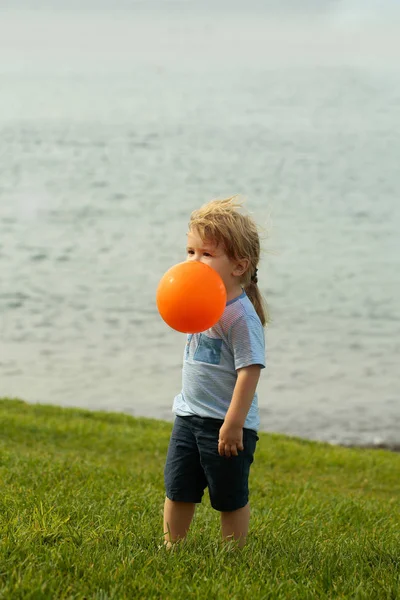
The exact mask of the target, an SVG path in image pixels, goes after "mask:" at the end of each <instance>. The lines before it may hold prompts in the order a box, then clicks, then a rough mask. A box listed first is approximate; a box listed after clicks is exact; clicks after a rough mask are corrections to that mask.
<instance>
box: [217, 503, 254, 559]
mask: <svg viewBox="0 0 400 600" xmlns="http://www.w3.org/2000/svg"><path fill="white" fill-rule="evenodd" d="M249 520H250V504H249V503H247V504H246V506H243V508H238V510H232V511H230V512H221V528H222V537H223V538H224V540H228V539H230V540H231V539H234V540H238V543H239V547H240V548H242V547H243V546H244V545H245V543H246V537H247V532H248V530H249Z"/></svg>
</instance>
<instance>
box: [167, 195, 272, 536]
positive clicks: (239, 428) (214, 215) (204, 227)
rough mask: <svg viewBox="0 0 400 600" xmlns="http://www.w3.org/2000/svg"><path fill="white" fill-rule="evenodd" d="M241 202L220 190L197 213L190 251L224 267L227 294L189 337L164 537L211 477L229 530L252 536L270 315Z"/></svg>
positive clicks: (185, 525)
mask: <svg viewBox="0 0 400 600" xmlns="http://www.w3.org/2000/svg"><path fill="white" fill-rule="evenodd" d="M240 208H241V204H240V203H238V202H237V201H235V198H228V199H226V200H214V201H212V202H209V203H208V204H206V205H204V206H203V207H202V208H200V209H199V210H196V211H194V212H193V213H192V215H191V217H190V222H189V232H188V234H187V260H189V261H191V260H198V261H200V262H203V263H206V264H207V265H210V266H211V267H212V268H213V269H215V270H216V271H217V272H218V273H219V275H220V276H221V278H222V280H223V282H224V284H225V287H226V292H227V304H226V308H225V311H224V313H223V315H222V317H221V319H220V320H219V321H218V323H217V324H216V325H214V326H213V327H211V328H210V329H207V331H204V332H202V333H198V334H193V335H192V334H191V335H188V338H187V344H186V348H185V352H184V361H183V375H182V391H181V393H180V394H178V396H176V398H175V400H174V406H173V412H174V413H175V415H176V416H175V422H174V427H173V431H172V435H171V440H170V444H169V448H168V454H167V460H166V465H165V472H164V478H165V487H166V499H165V505H164V538H165V544H166V546H167V547H170V546H171V544H172V543H173V542H176V541H178V540H180V539H183V538H184V537H185V535H186V533H187V532H188V529H189V526H190V523H191V521H192V518H193V515H194V511H195V505H196V503H199V502H201V498H202V496H203V493H204V489H205V488H206V487H208V489H209V494H210V501H211V505H212V507H213V508H214V509H216V510H217V511H219V512H220V513H221V527H222V536H223V538H224V539H235V540H238V544H239V546H243V545H244V543H245V541H246V535H247V531H248V526H249V518H250V507H249V502H248V498H249V490H248V478H249V471H250V465H251V464H252V462H253V455H254V451H255V448H256V442H257V440H258V436H257V430H258V427H259V415H258V403H257V394H256V387H257V383H258V380H259V377H260V371H261V369H262V368H264V367H265V346H264V330H263V327H264V325H265V324H266V320H267V316H266V310H265V308H264V303H263V299H262V296H261V294H260V291H259V289H258V286H257V265H258V262H259V259H260V240H259V235H258V231H257V226H256V224H255V223H254V221H253V220H252V219H251V218H250V217H249V216H248V215H245V214H243V213H242V212H240Z"/></svg>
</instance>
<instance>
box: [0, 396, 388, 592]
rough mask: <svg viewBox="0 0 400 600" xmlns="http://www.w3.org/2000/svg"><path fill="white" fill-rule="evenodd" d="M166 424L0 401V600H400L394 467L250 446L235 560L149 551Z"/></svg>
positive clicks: (194, 544)
mask: <svg viewBox="0 0 400 600" xmlns="http://www.w3.org/2000/svg"><path fill="white" fill-rule="evenodd" d="M170 431H171V424H168V423H164V422H159V421H155V420H150V419H134V418H131V417H129V416H125V415H119V414H106V413H94V412H89V411H82V410H70V409H61V408H56V407H52V406H37V405H28V404H25V403H23V402H20V401H11V400H6V399H3V400H0V490H1V492H0V598H7V599H8V598H12V599H14V598H15V599H18V598H23V599H26V598H35V599H39V598H82V599H83V598H97V599H99V600H100V599H102V600H105V599H106V598H118V599H120V598H141V599H147V598H179V599H180V598H182V599H188V598H199V599H200V598H201V599H204V598H207V599H214V598H215V599H217V598H221V599H225V598H227V599H229V600H234V599H247V598H253V599H255V598H257V599H258V598H284V599H290V600H292V599H296V598H307V599H310V600H314V599H315V598H318V599H319V598H354V599H364V598H368V599H371V600H378V599H380V598H382V599H393V600H394V599H397V598H400V455H397V454H393V453H390V452H385V451H380V450H357V449H345V448H339V447H338V448H336V447H331V446H328V445H325V444H318V443H313V442H307V441H302V440H298V439H291V438H287V437H284V436H278V435H267V434H261V435H260V442H259V446H258V448H257V452H256V461H255V464H254V467H253V471H252V476H251V494H252V495H251V502H252V521H251V533H250V537H249V541H248V544H247V546H246V547H245V548H244V549H243V550H242V551H234V552H230V551H228V550H229V546H226V545H223V544H222V543H220V542H219V521H218V514H217V513H216V512H215V511H213V510H212V509H211V508H210V507H209V502H208V499H205V500H204V501H203V504H202V505H201V506H200V507H199V509H198V510H197V513H196V517H195V520H194V522H193V525H192V531H191V533H190V535H189V537H188V540H187V542H186V543H185V544H182V545H180V546H178V547H177V549H176V550H175V551H174V552H172V553H171V552H167V551H166V550H164V549H163V548H162V549H161V550H160V549H159V548H158V546H159V544H160V543H161V541H162V528H161V523H162V508H163V500H164V491H163V476H162V471H163V463H164V458H165V453H166V449H167V444H168V439H169V433H170Z"/></svg>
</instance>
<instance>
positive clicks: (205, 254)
mask: <svg viewBox="0 0 400 600" xmlns="http://www.w3.org/2000/svg"><path fill="white" fill-rule="evenodd" d="M203 254H204V256H211V254H210V253H209V252H203Z"/></svg>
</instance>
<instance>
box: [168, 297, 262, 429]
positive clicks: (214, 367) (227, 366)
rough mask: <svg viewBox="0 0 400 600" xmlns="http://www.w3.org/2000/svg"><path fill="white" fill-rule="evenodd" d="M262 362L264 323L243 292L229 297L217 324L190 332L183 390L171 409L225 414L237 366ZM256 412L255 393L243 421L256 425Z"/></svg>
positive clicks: (188, 413) (183, 412)
mask: <svg viewBox="0 0 400 600" xmlns="http://www.w3.org/2000/svg"><path fill="white" fill-rule="evenodd" d="M250 365H260V366H261V367H262V368H264V367H265V341H264V329H263V326H262V324H261V321H260V319H259V317H258V315H257V313H256V311H255V308H254V306H253V304H252V303H251V301H250V299H249V298H248V296H247V295H246V293H245V292H243V293H242V294H241V295H240V296H238V297H237V298H234V299H233V300H231V301H230V302H228V303H227V305H226V308H225V310H224V313H223V315H222V317H221V319H220V320H219V321H218V323H217V324H216V325H214V326H213V327H211V328H210V329H207V330H206V331H204V332H202V333H195V334H189V335H188V337H187V343H186V348H185V352H184V357H183V370H182V391H181V393H180V394H178V395H177V396H176V397H175V399H174V406H173V412H174V413H175V414H176V415H180V416H183V417H184V416H191V415H198V416H200V417H212V418H214V419H224V418H225V415H226V412H227V410H228V408H229V404H230V401H231V399H232V395H233V390H234V387H235V384H236V379H237V373H236V370H237V369H240V368H242V367H248V366H250ZM259 425H260V418H259V414H258V399H257V393H255V395H254V398H253V402H252V404H251V407H250V410H249V412H248V414H247V418H246V421H245V424H244V427H247V428H249V429H254V430H255V431H258V428H259Z"/></svg>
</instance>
